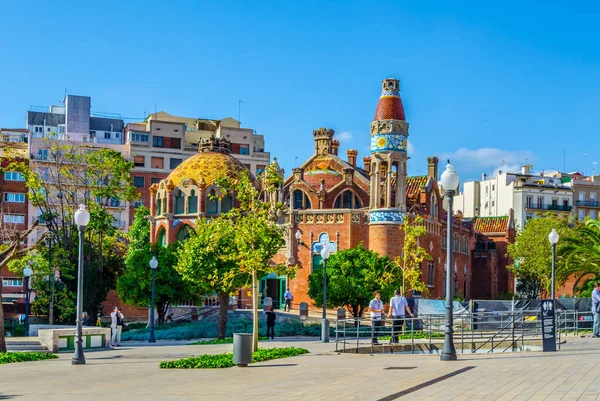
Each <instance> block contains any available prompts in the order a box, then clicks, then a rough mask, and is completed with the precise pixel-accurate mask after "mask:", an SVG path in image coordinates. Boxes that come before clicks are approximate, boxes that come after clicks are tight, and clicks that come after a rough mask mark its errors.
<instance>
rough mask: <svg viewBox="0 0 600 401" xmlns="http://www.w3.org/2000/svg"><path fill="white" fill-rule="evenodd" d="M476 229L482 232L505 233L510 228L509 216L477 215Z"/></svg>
mask: <svg viewBox="0 0 600 401" xmlns="http://www.w3.org/2000/svg"><path fill="white" fill-rule="evenodd" d="M475 230H476V231H477V232H480V233H482V234H486V233H504V232H506V231H507V230H508V216H497V217H477V219H476V220H475Z"/></svg>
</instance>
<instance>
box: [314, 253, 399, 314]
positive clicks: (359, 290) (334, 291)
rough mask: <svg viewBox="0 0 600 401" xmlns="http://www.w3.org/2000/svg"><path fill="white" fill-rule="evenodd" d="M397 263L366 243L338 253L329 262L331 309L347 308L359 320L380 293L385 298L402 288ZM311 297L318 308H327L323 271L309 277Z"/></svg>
mask: <svg viewBox="0 0 600 401" xmlns="http://www.w3.org/2000/svg"><path fill="white" fill-rule="evenodd" d="M392 265H393V263H392V262H391V261H390V259H389V258H387V257H385V256H379V254H377V253H376V252H373V251H370V250H368V249H366V248H365V247H364V246H363V245H362V244H359V245H358V246H357V247H355V248H350V249H346V250H343V251H338V252H336V253H334V254H332V255H331V256H330V257H329V259H327V307H329V308H337V307H347V308H348V309H349V310H350V313H352V316H354V317H355V318H358V317H361V316H362V314H363V310H364V308H365V307H367V306H368V305H369V301H370V300H371V299H372V298H373V292H374V291H375V290H380V291H381V295H382V297H383V298H384V299H386V298H389V297H391V295H392V294H393V292H394V290H395V289H398V287H399V286H400V282H401V280H400V277H399V276H398V275H397V274H393V267H392ZM308 295H309V296H310V297H311V298H312V299H313V300H314V304H315V306H317V307H322V306H323V301H322V300H323V271H322V270H320V269H319V270H316V271H314V272H313V273H311V274H310V275H309V276H308Z"/></svg>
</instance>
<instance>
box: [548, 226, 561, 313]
mask: <svg viewBox="0 0 600 401" xmlns="http://www.w3.org/2000/svg"><path fill="white" fill-rule="evenodd" d="M558 238H559V236H558V233H557V232H556V230H555V229H554V228H553V229H552V231H551V232H550V234H548V241H550V245H552V287H551V290H550V294H551V297H552V304H553V305H554V297H555V295H554V287H555V285H556V276H555V272H556V244H557V243H558Z"/></svg>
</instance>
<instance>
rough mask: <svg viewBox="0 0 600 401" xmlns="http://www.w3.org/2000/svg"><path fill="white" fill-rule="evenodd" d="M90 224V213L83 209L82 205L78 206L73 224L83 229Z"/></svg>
mask: <svg viewBox="0 0 600 401" xmlns="http://www.w3.org/2000/svg"><path fill="white" fill-rule="evenodd" d="M89 222H90V212H88V211H87V210H86V209H85V205H84V204H83V203H82V204H81V205H79V209H77V211H76V212H75V224H76V225H78V226H79V227H85V226H87V225H88V224H89Z"/></svg>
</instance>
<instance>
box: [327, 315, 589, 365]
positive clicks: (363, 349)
mask: <svg viewBox="0 0 600 401" xmlns="http://www.w3.org/2000/svg"><path fill="white" fill-rule="evenodd" d="M589 315H591V313H589ZM582 316H587V314H586V313H582V312H576V311H557V315H556V322H557V333H556V341H557V346H558V348H560V342H561V334H566V333H568V332H570V331H574V332H575V333H576V332H577V330H578V329H581V322H586V324H588V323H589V319H587V318H586V319H585V320H583V319H581V317H582ZM401 320H402V326H401V329H400V323H399V322H396V324H394V323H395V322H394V319H383V320H375V321H374V320H372V319H370V318H349V319H338V320H336V321H335V342H336V351H341V352H355V353H370V354H373V353H374V352H392V353H393V352H400V353H411V354H414V353H434V352H436V353H437V352H440V350H441V348H442V345H443V342H444V333H445V324H446V316H445V315H444V314H429V315H421V316H419V317H415V318H404V319H401ZM453 329H454V336H453V338H454V344H455V347H456V349H457V352H459V353H479V352H489V353H492V352H518V351H525V350H536V349H540V350H541V348H542V347H541V342H542V325H541V313H540V311H537V310H535V311H529V310H523V311H515V312H476V313H462V314H456V315H455V316H454V326H453ZM396 336H398V337H399V338H398V340H397V341H394V340H395V339H396ZM375 339H378V340H383V343H381V342H378V341H377V342H376V341H374V340H375Z"/></svg>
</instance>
